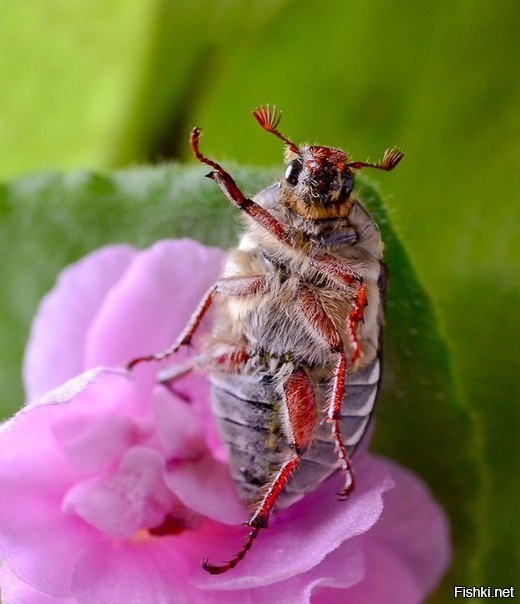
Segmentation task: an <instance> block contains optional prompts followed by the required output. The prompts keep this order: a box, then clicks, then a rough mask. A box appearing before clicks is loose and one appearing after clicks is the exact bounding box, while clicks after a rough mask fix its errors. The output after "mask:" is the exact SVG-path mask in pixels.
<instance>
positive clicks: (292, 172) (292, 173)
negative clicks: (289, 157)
mask: <svg viewBox="0 0 520 604" xmlns="http://www.w3.org/2000/svg"><path fill="white" fill-rule="evenodd" d="M301 170H302V162H301V160H299V159H295V160H293V161H292V162H291V163H290V164H289V165H288V166H287V170H286V171H285V180H286V181H287V182H288V183H289V184H290V185H293V186H294V185H295V184H296V183H297V182H298V176H299V175H300V172H301Z"/></svg>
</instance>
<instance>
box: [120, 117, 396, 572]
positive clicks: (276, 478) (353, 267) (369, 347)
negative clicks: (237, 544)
mask: <svg viewBox="0 0 520 604" xmlns="http://www.w3.org/2000/svg"><path fill="white" fill-rule="evenodd" d="M253 115H254V117H255V119H256V120H257V121H258V123H259V124H260V125H261V127H262V128H264V129H265V130H267V131H268V132H270V133H271V134H274V135H275V136H277V137H278V138H280V139H281V140H282V141H283V142H284V144H285V148H286V153H285V160H286V164H287V167H286V171H285V175H284V178H283V179H282V180H281V181H280V182H279V183H276V184H274V185H272V186H271V187H268V188H266V189H264V190H263V191H261V192H260V193H259V194H258V195H256V196H255V197H253V198H252V199H250V198H247V197H246V196H245V195H244V194H243V193H242V191H241V190H240V189H239V187H238V186H237V185H236V183H235V181H234V180H233V178H232V176H231V175H230V174H229V173H228V172H226V171H225V170H224V169H223V168H222V166H221V165H220V164H218V163H216V162H215V161H213V160H211V159H209V158H208V157H206V156H204V155H203V154H202V153H201V152H200V150H199V139H200V136H201V130H200V129H199V128H194V129H193V130H192V132H191V139H190V142H191V147H192V150H193V153H194V155H195V157H196V158H197V159H198V160H199V161H200V162H202V163H203V164H206V165H208V166H210V167H211V169H212V170H211V172H210V173H209V174H208V175H207V176H208V177H209V178H211V179H212V180H214V181H215V183H216V184H217V185H218V186H219V187H220V189H221V191H222V193H223V194H224V196H225V197H226V198H227V199H228V200H229V201H231V203H233V204H234V205H236V206H237V208H239V209H240V210H241V213H242V215H243V217H244V220H245V225H246V230H245V233H244V235H243V236H242V238H241V240H240V242H239V245H238V247H237V248H235V249H234V250H232V251H231V252H230V253H229V255H228V258H227V261H226V263H225V266H224V269H223V273H222V276H221V277H220V279H219V280H218V281H217V282H216V283H215V284H214V285H213V286H212V287H211V288H210V289H209V290H208V291H207V292H206V294H205V296H204V297H203V298H202V300H201V302H200V304H199V306H198V308H197V309H196V310H195V311H194V313H193V315H192V317H191V319H190V321H189V322H188V324H187V325H186V327H185V329H184V331H183V332H182V333H181V334H180V336H179V338H178V339H177V340H176V341H175V342H174V343H173V345H172V346H170V348H168V349H167V350H165V351H163V352H162V353H159V354H155V355H149V356H146V357H139V358H137V359H134V360H133V361H131V362H130V363H129V367H130V368H131V367H133V366H134V365H135V364H136V363H138V362H141V361H148V360H162V359H165V358H166V357H168V356H170V355H172V354H174V353H175V352H177V350H179V348H180V347H182V346H185V345H188V344H190V343H191V341H192V337H193V335H194V334H195V332H196V330H197V328H198V326H199V325H200V322H201V321H202V318H203V317H204V315H205V314H206V312H207V311H208V309H209V308H210V307H211V306H214V317H213V318H214V321H213V330H212V334H211V337H210V338H209V339H208V341H207V342H206V345H205V348H204V351H203V353H202V355H201V357H199V359H198V364H199V365H202V366H203V367H204V368H205V369H206V370H207V371H208V373H209V375H210V381H211V384H212V405H213V410H214V413H215V417H216V419H217V424H218V427H219V429H220V433H221V436H222V438H223V440H224V441H225V442H226V443H227V445H228V448H229V454H230V466H231V472H232V475H233V477H234V479H235V481H236V483H237V486H238V489H239V492H240V494H241V496H242V498H243V499H244V501H246V502H247V503H248V504H249V506H250V508H251V516H250V518H249V521H248V523H247V525H248V526H249V527H250V532H249V535H248V537H247V539H246V541H245V543H244V545H243V546H242V548H241V549H240V550H239V551H238V553H237V554H236V555H235V556H234V557H233V558H232V559H231V560H230V561H229V562H226V563H224V564H221V565H214V564H210V563H209V562H208V561H204V562H203V568H204V569H205V570H207V571H208V572H210V573H212V574H220V573H223V572H226V571H228V570H230V569H232V568H234V567H235V566H236V565H237V564H238V563H239V562H240V561H241V560H242V559H243V558H244V556H245V555H246V554H247V552H248V551H249V549H250V548H251V546H252V544H253V542H254V540H255V539H256V537H257V536H258V533H259V531H260V530H261V529H265V528H266V527H267V525H268V521H269V517H270V515H271V513H272V512H273V510H274V509H275V508H276V507H283V506H286V505H289V504H290V503H292V502H293V501H295V500H297V499H299V498H300V497H302V496H303V495H304V493H305V492H307V491H309V490H312V489H313V488H315V487H316V486H317V485H319V484H320V483H321V482H322V481H323V480H325V479H326V478H327V477H328V476H330V475H331V474H332V473H333V472H335V471H336V470H340V471H342V472H343V474H344V478H345V481H344V486H343V488H342V489H341V491H340V492H339V493H338V494H339V496H340V498H343V499H345V498H346V497H348V495H349V494H350V492H351V491H352V489H353V488H354V474H353V470H352V465H351V462H350V456H351V454H352V453H353V452H354V451H355V449H356V447H357V446H358V445H359V443H360V442H361V439H362V438H363V435H364V434H365V432H366V428H367V426H368V423H369V419H370V416H371V413H372V410H373V408H374V403H375V399H376V395H377V390H378V384H379V380H380V358H379V350H380V328H381V323H382V300H381V293H380V289H379V284H380V283H381V282H383V281H384V279H381V277H383V276H384V275H383V274H382V273H383V263H382V253H383V245H382V242H381V238H380V236H379V231H378V229H377V226H376V224H375V223H374V221H373V220H372V218H371V216H370V215H369V214H368V212H367V211H366V210H365V208H364V207H363V206H362V205H361V203H360V202H359V201H358V200H357V199H356V198H355V197H354V195H353V189H354V171H355V170H359V169H361V168H365V167H370V168H376V169H379V170H385V171H389V170H392V169H393V168H394V167H395V166H396V165H397V164H398V163H399V162H400V160H401V159H402V157H403V154H402V153H401V152H400V151H398V150H397V149H391V150H388V151H386V152H385V154H384V156H383V159H382V161H381V162H379V163H371V162H359V161H351V160H350V158H349V157H348V155H347V154H346V153H345V152H344V151H341V150H339V149H331V148H329V147H320V146H301V147H298V146H297V145H295V144H294V143H293V142H291V141H290V140H289V139H287V138H285V137H284V136H283V135H282V134H281V133H280V131H279V130H278V128H277V126H278V122H279V116H277V114H276V112H275V111H274V110H271V109H269V107H261V108H259V109H257V110H255V111H254V112H253Z"/></svg>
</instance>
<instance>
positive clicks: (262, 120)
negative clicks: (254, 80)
mask: <svg viewBox="0 0 520 604" xmlns="http://www.w3.org/2000/svg"><path fill="white" fill-rule="evenodd" d="M253 116H254V118H255V120H256V121H257V122H258V123H259V124H260V126H262V128H263V129H264V130H267V132H270V133H271V134H274V135H275V136H277V137H278V138H280V139H281V140H283V142H284V143H285V144H286V145H287V146H288V147H289V149H290V150H291V151H293V152H294V153H297V154H298V155H300V149H299V148H298V145H295V144H294V143H293V142H292V141H290V140H289V139H288V138H285V136H284V135H283V134H282V133H281V132H280V131H279V130H278V124H279V123H280V120H281V118H282V114H281V113H277V111H276V107H273V108H272V109H271V108H270V107H269V105H262V106H261V107H257V108H256V109H255V110H254V111H253Z"/></svg>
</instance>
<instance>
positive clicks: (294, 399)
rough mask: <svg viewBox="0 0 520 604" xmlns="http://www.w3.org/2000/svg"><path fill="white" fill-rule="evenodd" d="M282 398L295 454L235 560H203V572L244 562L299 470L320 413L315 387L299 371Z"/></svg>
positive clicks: (221, 570)
mask: <svg viewBox="0 0 520 604" xmlns="http://www.w3.org/2000/svg"><path fill="white" fill-rule="evenodd" d="M283 396H284V399H285V403H286V405H287V411H288V414H289V429H290V446H291V448H292V450H293V451H294V453H293V455H292V456H291V457H290V458H289V459H288V460H287V461H286V462H285V463H284V464H283V465H282V467H281V468H280V469H279V470H278V472H277V474H276V476H275V477H274V479H273V480H272V482H271V485H270V486H269V489H268V491H267V492H266V494H265V495H264V498H263V499H262V501H261V502H260V504H259V505H258V507H257V508H256V510H255V512H254V513H253V515H252V516H251V518H250V519H249V521H248V523H247V524H248V526H250V527H251V532H250V533H249V535H248V536H247V538H246V541H245V543H244V545H243V546H242V548H241V549H240V550H239V552H238V553H237V554H236V556H234V557H233V558H232V559H231V560H230V561H229V562H226V563H225V564H222V565H214V564H210V563H209V562H208V561H207V560H204V562H203V563H202V568H203V569H204V570H206V571H208V572H209V573H211V574H212V575H219V574H221V573H225V572H226V571H228V570H231V569H232V568H235V566H236V565H237V564H238V563H239V562H240V561H241V560H243V559H244V557H245V555H246V554H247V552H248V551H249V550H250V549H251V546H252V545H253V542H254V540H255V539H256V537H257V536H258V533H259V531H260V529H263V528H266V527H267V524H268V521H269V516H270V515H271V512H272V511H273V508H274V506H275V504H276V500H277V499H278V497H279V495H280V493H281V492H282V491H283V489H284V487H285V485H286V484H287V482H288V481H289V478H290V477H291V476H292V474H293V473H294V471H295V470H296V468H297V467H298V466H299V464H300V458H301V456H302V455H303V453H304V452H305V450H306V448H307V447H308V446H309V443H310V442H311V439H312V435H313V432H314V428H315V426H316V422H317V418H318V411H317V408H316V398H315V396H314V390H313V388H312V383H311V381H310V380H309V378H308V377H307V374H306V373H305V372H304V371H302V370H297V371H295V372H294V373H292V374H291V375H290V376H289V377H288V378H287V380H286V382H285V384H283Z"/></svg>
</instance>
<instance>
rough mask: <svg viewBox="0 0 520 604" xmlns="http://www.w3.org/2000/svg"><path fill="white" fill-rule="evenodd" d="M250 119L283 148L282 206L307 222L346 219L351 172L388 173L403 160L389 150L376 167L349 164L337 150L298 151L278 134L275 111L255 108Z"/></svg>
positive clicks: (350, 197)
mask: <svg viewBox="0 0 520 604" xmlns="http://www.w3.org/2000/svg"><path fill="white" fill-rule="evenodd" d="M253 115H254V117H255V119H256V120H257V122H258V123H259V124H260V126H262V128H264V130H267V131H268V132H271V134H274V135H275V136H277V137H278V138H279V139H281V140H282V141H283V142H284V143H285V146H286V153H285V159H286V162H287V169H286V171H285V175H284V180H283V181H282V183H281V201H282V203H285V204H286V205H287V206H288V207H290V208H291V209H293V210H294V211H295V212H297V213H298V214H299V215H300V216H302V217H303V218H307V219H309V220H319V219H323V218H335V217H345V216H348V214H349V212H350V208H351V207H352V203H353V199H352V190H353V188H354V172H353V171H354V170H358V169H360V168H364V167H369V168H377V169H379V170H386V171H388V170H392V169H393V168H395V166H396V165H397V164H398V163H399V162H400V161H401V159H402V157H403V154H402V153H401V151H399V150H398V149H390V150H388V151H386V152H385V155H384V157H383V159H382V161H381V162H379V163H370V162H352V161H349V157H348V155H347V154H346V153H345V152H344V151H340V150H339V149H331V148H329V147H319V146H303V147H298V145H296V144H294V143H293V142H292V141H290V140H289V139H288V138H286V137H285V136H283V135H282V134H281V133H280V131H279V130H278V123H279V122H280V117H281V116H280V115H279V114H277V113H276V109H274V108H273V109H272V110H271V109H270V107H269V105H267V107H259V108H258V109H255V111H253Z"/></svg>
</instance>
